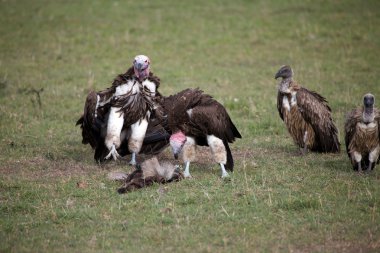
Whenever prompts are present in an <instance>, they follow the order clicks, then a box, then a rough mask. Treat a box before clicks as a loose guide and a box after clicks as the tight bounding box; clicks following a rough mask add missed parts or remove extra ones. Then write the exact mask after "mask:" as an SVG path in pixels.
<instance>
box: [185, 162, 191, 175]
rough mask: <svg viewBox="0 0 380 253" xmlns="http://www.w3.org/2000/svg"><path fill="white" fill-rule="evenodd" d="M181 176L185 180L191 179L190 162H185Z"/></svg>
mask: <svg viewBox="0 0 380 253" xmlns="http://www.w3.org/2000/svg"><path fill="white" fill-rule="evenodd" d="M183 176H184V177H185V178H191V175H190V161H187V162H186V164H185V172H184V173H183Z"/></svg>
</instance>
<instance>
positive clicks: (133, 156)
mask: <svg viewBox="0 0 380 253" xmlns="http://www.w3.org/2000/svg"><path fill="white" fill-rule="evenodd" d="M129 164H130V165H136V164H137V163H136V153H132V158H131V161H130V162H129Z"/></svg>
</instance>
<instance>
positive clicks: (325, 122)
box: [297, 88, 340, 152]
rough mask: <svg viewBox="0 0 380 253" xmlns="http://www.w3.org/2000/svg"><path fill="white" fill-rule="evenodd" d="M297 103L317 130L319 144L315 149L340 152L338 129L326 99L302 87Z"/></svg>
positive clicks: (303, 114)
mask: <svg viewBox="0 0 380 253" xmlns="http://www.w3.org/2000/svg"><path fill="white" fill-rule="evenodd" d="M297 105H298V107H299V110H300V112H301V114H302V116H303V118H304V119H305V121H306V122H308V123H309V124H310V125H311V126H312V128H313V130H314V132H315V135H316V141H317V146H316V147H315V148H314V149H313V150H314V151H319V152H339V149H340V144H339V139H338V129H337V128H336V126H335V124H334V122H333V120H332V118H331V109H330V107H329V105H328V104H327V101H326V99H325V98H324V97H322V96H321V95H319V94H318V93H316V92H313V91H309V90H308V89H305V88H300V89H299V91H298V92H297Z"/></svg>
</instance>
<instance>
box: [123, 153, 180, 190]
mask: <svg viewBox="0 0 380 253" xmlns="http://www.w3.org/2000/svg"><path fill="white" fill-rule="evenodd" d="M182 178H183V175H182V172H181V171H180V169H179V167H178V166H175V165H173V164H171V163H170V162H169V161H161V162H159V161H158V160H157V158H156V157H153V158H151V159H149V160H146V161H144V162H143V163H142V164H141V165H136V169H135V170H134V171H133V172H132V173H131V174H129V175H128V176H127V178H126V179H125V180H124V181H125V182H124V184H123V186H122V187H120V188H119V189H118V192H119V193H126V192H129V191H132V190H135V189H139V188H143V187H147V186H150V185H152V184H153V183H160V184H165V183H169V182H173V181H179V180H181V179H182Z"/></svg>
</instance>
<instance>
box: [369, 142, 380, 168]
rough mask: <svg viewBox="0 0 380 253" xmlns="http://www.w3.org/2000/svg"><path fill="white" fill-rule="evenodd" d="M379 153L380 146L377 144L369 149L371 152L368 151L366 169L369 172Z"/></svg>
mask: <svg viewBox="0 0 380 253" xmlns="http://www.w3.org/2000/svg"><path fill="white" fill-rule="evenodd" d="M379 153H380V146H377V147H376V148H375V149H374V150H372V151H371V153H369V157H368V159H369V165H368V169H367V171H368V172H371V170H372V169H373V165H374V164H375V162H376V161H377V159H378V157H379Z"/></svg>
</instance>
